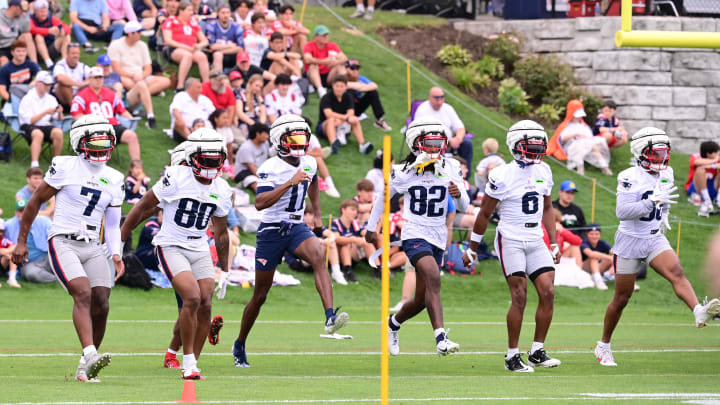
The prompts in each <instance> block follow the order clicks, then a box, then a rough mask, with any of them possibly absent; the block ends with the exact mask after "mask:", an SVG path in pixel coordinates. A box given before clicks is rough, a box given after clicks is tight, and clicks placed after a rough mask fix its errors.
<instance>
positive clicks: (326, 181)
mask: <svg viewBox="0 0 720 405" xmlns="http://www.w3.org/2000/svg"><path fill="white" fill-rule="evenodd" d="M323 180H325V183H327V185H328V187H330V188H335V183H334V182H333V179H332V176H327V177H326V178H324V179H323Z"/></svg>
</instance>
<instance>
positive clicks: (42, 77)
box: [35, 70, 55, 85]
mask: <svg viewBox="0 0 720 405" xmlns="http://www.w3.org/2000/svg"><path fill="white" fill-rule="evenodd" d="M35 81H36V82H40V83H45V84H48V85H50V84H53V83H55V80H54V79H53V77H52V75H51V74H50V72H48V71H47V70H41V71H39V72H38V74H37V76H35Z"/></svg>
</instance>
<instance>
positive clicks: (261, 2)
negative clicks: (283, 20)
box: [251, 0, 277, 24]
mask: <svg viewBox="0 0 720 405" xmlns="http://www.w3.org/2000/svg"><path fill="white" fill-rule="evenodd" d="M251 14H252V15H263V16H265V19H266V20H267V21H268V23H270V24H272V23H273V22H274V21H275V20H276V19H277V15H275V12H274V11H272V10H270V9H269V8H268V1H267V0H255V3H254V4H253V9H252V11H251Z"/></svg>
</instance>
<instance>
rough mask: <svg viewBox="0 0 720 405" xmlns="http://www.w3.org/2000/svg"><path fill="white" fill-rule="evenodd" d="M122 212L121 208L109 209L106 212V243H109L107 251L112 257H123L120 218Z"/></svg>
mask: <svg viewBox="0 0 720 405" xmlns="http://www.w3.org/2000/svg"><path fill="white" fill-rule="evenodd" d="M121 216H122V212H121V209H120V207H108V209H107V210H106V211H105V241H107V250H108V253H110V255H111V256H112V255H120V256H122V251H121V250H122V249H121V248H120V246H121V245H122V242H121V241H120V217H121Z"/></svg>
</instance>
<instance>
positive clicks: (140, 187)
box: [125, 160, 150, 204]
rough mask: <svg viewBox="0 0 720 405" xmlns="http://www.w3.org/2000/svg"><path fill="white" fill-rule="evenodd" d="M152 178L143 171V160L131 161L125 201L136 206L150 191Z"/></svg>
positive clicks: (126, 181) (126, 182)
mask: <svg viewBox="0 0 720 405" xmlns="http://www.w3.org/2000/svg"><path fill="white" fill-rule="evenodd" d="M149 184H150V177H148V176H147V175H146V174H145V171H144V170H143V162H142V160H131V161H130V168H129V169H128V175H127V177H126V178H125V201H127V203H128V204H135V203H136V202H138V201H140V199H141V198H142V196H144V195H145V193H147V191H148V188H149V187H148V186H149Z"/></svg>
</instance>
